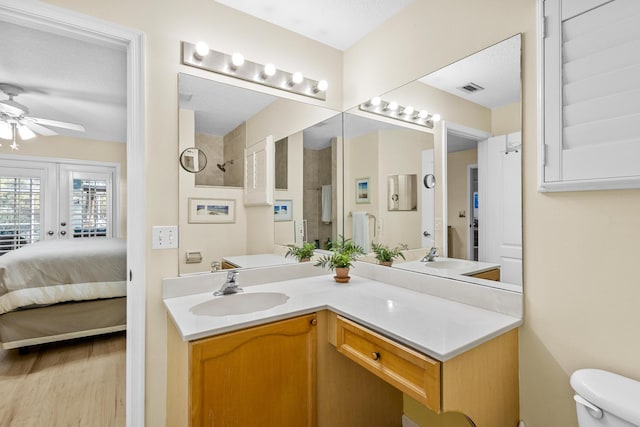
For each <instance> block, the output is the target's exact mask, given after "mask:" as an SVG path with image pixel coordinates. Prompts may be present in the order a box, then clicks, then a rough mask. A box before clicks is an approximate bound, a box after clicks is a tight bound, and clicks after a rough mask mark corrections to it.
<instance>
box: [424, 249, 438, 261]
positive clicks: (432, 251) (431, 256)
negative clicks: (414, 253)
mask: <svg viewBox="0 0 640 427" xmlns="http://www.w3.org/2000/svg"><path fill="white" fill-rule="evenodd" d="M437 256H438V248H436V247H435V246H434V247H432V248H431V249H429V252H428V253H427V254H426V255H425V256H424V257H422V259H421V260H420V262H431V261H433V260H435V258H436V257H437Z"/></svg>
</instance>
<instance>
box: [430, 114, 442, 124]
mask: <svg viewBox="0 0 640 427" xmlns="http://www.w3.org/2000/svg"><path fill="white" fill-rule="evenodd" d="M431 121H432V122H433V123H435V122H439V121H440V114H434V115H433V116H431Z"/></svg>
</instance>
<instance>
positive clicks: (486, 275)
mask: <svg viewBox="0 0 640 427" xmlns="http://www.w3.org/2000/svg"><path fill="white" fill-rule="evenodd" d="M471 277H477V278H479V279H487V280H495V281H496V282H499V281H500V269H499V268H494V269H492V270H487V271H483V272H482V273H476V274H472V275H471Z"/></svg>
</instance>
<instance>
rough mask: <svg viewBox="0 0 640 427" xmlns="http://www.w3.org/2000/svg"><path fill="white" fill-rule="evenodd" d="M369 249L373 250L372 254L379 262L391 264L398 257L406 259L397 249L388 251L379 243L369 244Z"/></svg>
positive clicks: (388, 249) (386, 247) (387, 247)
mask: <svg viewBox="0 0 640 427" xmlns="http://www.w3.org/2000/svg"><path fill="white" fill-rule="evenodd" d="M371 249H373V252H374V253H375V254H376V259H377V260H378V261H380V262H391V261H393V260H394V259H396V258H398V257H400V258H402V259H406V258H405V257H404V254H403V253H402V252H400V251H401V249H400V248H398V247H396V248H393V249H390V248H389V246H386V245H383V244H381V243H376V242H371Z"/></svg>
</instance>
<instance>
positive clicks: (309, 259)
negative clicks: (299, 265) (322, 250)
mask: <svg viewBox="0 0 640 427" xmlns="http://www.w3.org/2000/svg"><path fill="white" fill-rule="evenodd" d="M309 261H311V258H300V262H309Z"/></svg>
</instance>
